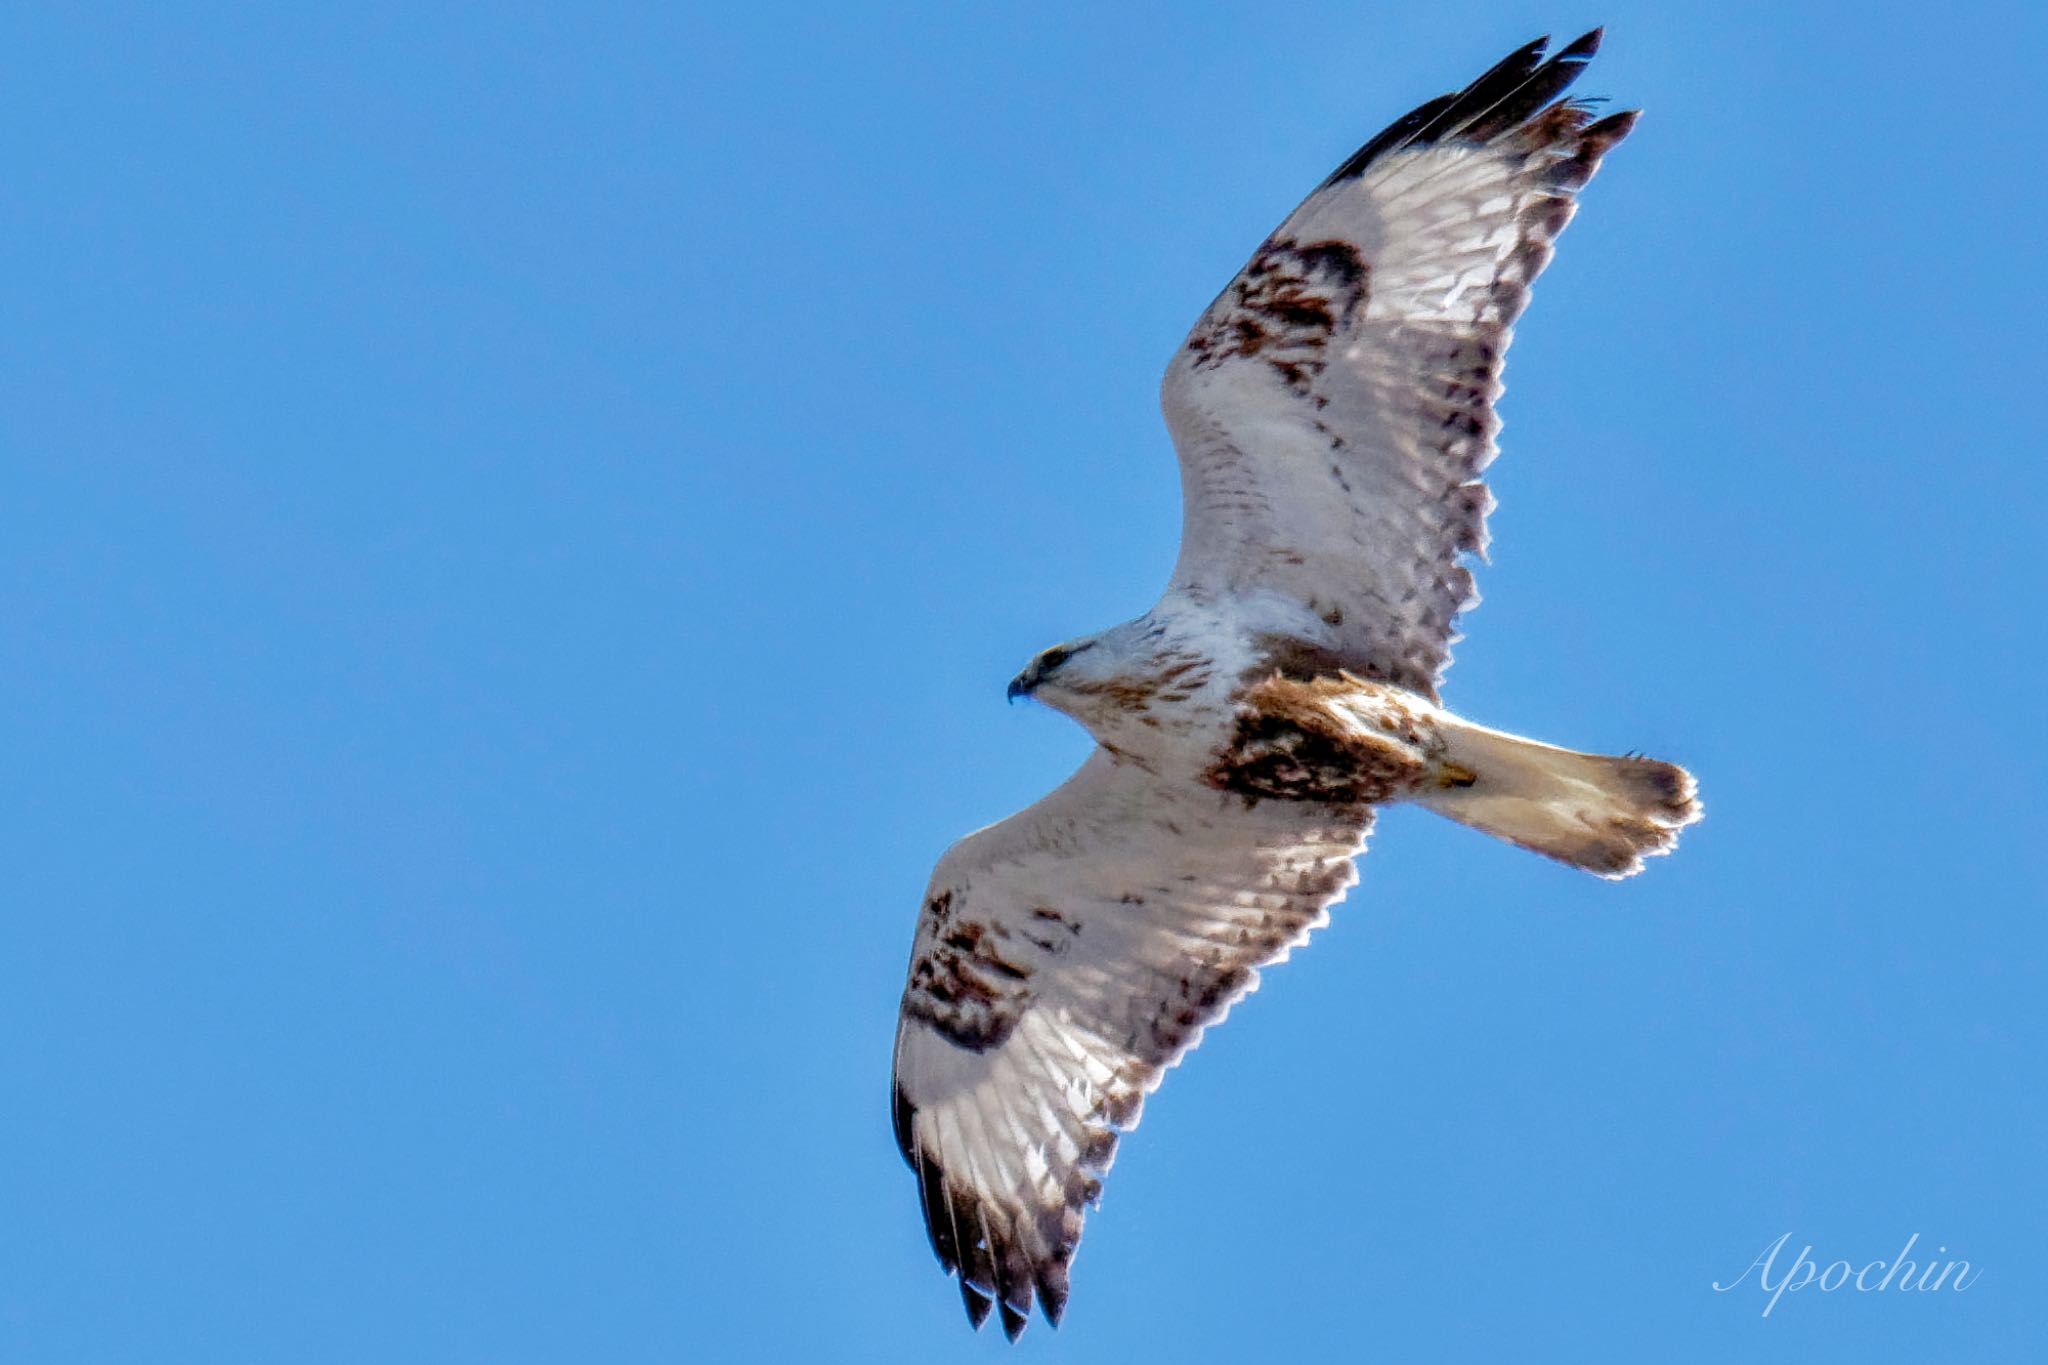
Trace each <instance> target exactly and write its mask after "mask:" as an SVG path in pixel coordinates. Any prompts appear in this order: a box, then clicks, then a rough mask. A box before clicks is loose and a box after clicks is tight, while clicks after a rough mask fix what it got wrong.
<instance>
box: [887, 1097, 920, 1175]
mask: <svg viewBox="0 0 2048 1365" xmlns="http://www.w3.org/2000/svg"><path fill="white" fill-rule="evenodd" d="M891 1091H892V1093H891V1094H890V1096H889V1101H890V1103H889V1108H890V1111H891V1116H892V1117H893V1118H894V1119H895V1121H896V1150H897V1151H899V1152H901V1153H903V1162H904V1164H905V1165H907V1166H909V1167H910V1168H911V1169H912V1170H916V1169H917V1153H916V1152H915V1151H913V1150H912V1149H911V1146H910V1121H911V1120H912V1119H913V1118H915V1117H916V1116H917V1106H916V1105H913V1104H912V1103H911V1102H910V1096H909V1095H907V1094H905V1093H904V1091H903V1085H902V1082H900V1081H899V1082H897V1083H896V1084H895V1085H894V1086H892V1087H891Z"/></svg>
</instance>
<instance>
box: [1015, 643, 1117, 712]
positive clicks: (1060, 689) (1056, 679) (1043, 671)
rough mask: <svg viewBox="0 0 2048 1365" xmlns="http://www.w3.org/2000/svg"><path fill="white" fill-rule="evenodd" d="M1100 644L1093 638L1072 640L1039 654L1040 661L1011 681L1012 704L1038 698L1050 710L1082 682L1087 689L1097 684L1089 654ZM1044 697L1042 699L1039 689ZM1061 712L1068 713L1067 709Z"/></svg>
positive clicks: (1032, 663) (1062, 707) (1037, 659)
mask: <svg viewBox="0 0 2048 1365" xmlns="http://www.w3.org/2000/svg"><path fill="white" fill-rule="evenodd" d="M1099 643H1100V641H1099V640H1097V639H1096V638H1095V637H1093V636H1089V637H1087V638H1086V639H1081V640H1069V641H1067V642H1066V643H1065V644H1060V645H1054V646H1053V647H1052V648H1051V649H1047V650H1041V651H1039V654H1038V657H1037V658H1035V659H1033V660H1032V661H1031V662H1030V663H1028V664H1026V665H1025V666H1024V671H1023V672H1021V673H1019V674H1018V675H1017V676H1016V677H1014V678H1012V679H1010V691H1009V697H1010V700H1011V701H1015V700H1017V698H1019V697H1038V698H1039V699H1040V700H1042V701H1044V702H1045V703H1046V704H1047V705H1050V706H1059V703H1060V701H1061V700H1062V699H1064V698H1065V697H1066V696H1067V694H1068V693H1069V692H1070V691H1071V689H1072V686H1073V684H1075V683H1076V682H1079V683H1081V684H1083V685H1084V686H1086V685H1087V684H1089V683H1091V682H1094V681H1096V679H1095V678H1094V677H1093V676H1092V675H1093V670H1092V669H1090V668H1088V667H1087V664H1086V662H1085V661H1086V659H1087V656H1088V653H1089V652H1090V651H1091V650H1093V649H1095V647H1096V646H1097V645H1098V644H1099ZM1041 688H1042V689H1044V695H1043V696H1040V689H1041ZM1059 709H1061V710H1065V709H1066V708H1065V707H1064V706H1060V707H1059Z"/></svg>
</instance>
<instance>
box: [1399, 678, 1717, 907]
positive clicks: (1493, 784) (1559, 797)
mask: <svg viewBox="0 0 2048 1365" xmlns="http://www.w3.org/2000/svg"><path fill="white" fill-rule="evenodd" d="M1439 733H1440V734H1441V735H1442V736H1443V737H1444V739H1445V740H1446V741H1447V747H1446V749H1445V752H1444V761H1443V763H1442V765H1441V771H1442V773H1443V775H1444V776H1443V781H1444V783H1445V785H1443V786H1441V787H1439V788H1437V789H1434V790H1431V791H1429V792H1427V793H1425V794H1423V795H1421V796H1418V797H1417V798H1416V800H1417V801H1418V802H1419V803H1420V804H1422V805H1423V806H1426V807H1428V808H1429V809H1430V810H1433V811H1435V812H1436V813H1437V814H1439V815H1443V816H1447V817H1449V818H1450V819H1453V820H1456V821H1457V822H1458V823H1459V824H1463V825H1470V826H1471V827H1472V828H1474V829H1477V830H1481V831H1483V832H1485V833H1487V834H1491V835H1493V836H1495V837H1496V838H1500V839H1505V840H1507V841H1508V842H1509V843H1511V844H1518V845H1520V846H1521V847H1523V848H1526V849H1529V850H1531V851H1533V852H1536V853H1541V854H1543V855H1544V856H1545V857H1549V858H1555V859H1557V860H1558V861H1559V862H1563V863H1570V864H1571V865H1572V866H1573V867H1580V868H1584V869H1585V870H1586V871H1588V872H1592V873H1595V874H1597V875H1599V876H1602V877H1610V878H1615V879H1619V878H1622V877H1630V876H1634V875H1635V874H1636V873H1638V872H1640V871H1642V870H1643V859H1644V858H1649V857H1654V856H1656V855H1657V854H1660V853H1669V852H1670V851H1671V850H1672V848H1673V847H1674V846H1675V845H1676V844H1677V843H1678V831H1679V830H1681V829H1683V828H1684V827H1685V826H1687V825H1689V824H1691V823H1692V822H1693V821H1695V820H1697V819H1699V818H1700V816H1701V814H1702V811H1701V808H1700V803H1699V800H1698V797H1697V796H1696V794H1695V793H1696V791H1697V787H1696V785H1695V783H1694V782H1693V778H1692V774H1691V773H1689V772H1687V771H1686V770H1685V769H1683V768H1681V767H1679V766H1678V765H1677V764H1675V763H1663V762H1660V761H1658V760H1657V759H1654V758H1642V757H1638V756H1636V755H1628V756H1625V757H1619V758H1615V757H1609V756H1607V755H1605V754H1582V753H1577V752H1574V751H1573V750H1570V749H1559V748H1556V747H1554V746H1552V745H1549V744H1539V743H1537V742H1536V741H1535V740H1530V739H1522V738H1520V737H1518V736H1516V735H1510V734H1505V733H1503V732H1501V731H1499V730H1489V729H1486V728H1485V727H1484V726H1479V725H1473V724H1471V723H1470V722H1467V721H1462V720H1457V719H1455V718H1454V717H1450V716H1445V717H1444V718H1443V722H1442V725H1441V729H1440V731H1439Z"/></svg>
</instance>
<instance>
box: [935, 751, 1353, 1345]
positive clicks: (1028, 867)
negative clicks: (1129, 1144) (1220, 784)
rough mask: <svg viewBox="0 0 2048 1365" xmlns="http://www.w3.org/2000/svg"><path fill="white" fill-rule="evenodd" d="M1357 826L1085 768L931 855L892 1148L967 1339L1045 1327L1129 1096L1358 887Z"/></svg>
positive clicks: (1101, 757)
mask: <svg viewBox="0 0 2048 1365" xmlns="http://www.w3.org/2000/svg"><path fill="white" fill-rule="evenodd" d="M1371 821H1372V813H1371V811H1370V810H1369V809H1368V808H1365V807H1355V808H1345V809H1333V808H1328V807H1324V808H1315V807H1310V806H1305V805H1303V804H1302V803H1299V802H1286V801H1265V802H1260V803H1257V805H1255V806H1253V807H1250V808H1247V805H1246V803H1245V802H1244V801H1242V800H1241V799H1239V798H1236V797H1231V796H1225V795H1223V794H1221V793H1217V792H1210V791H1207V790H1206V789H1204V788H1201V787H1198V786H1195V785H1194V784H1192V783H1184V784H1172V785H1169V784H1166V783H1163V782H1161V781H1160V780H1159V779H1157V778H1155V777H1153V776H1151V775H1150V774H1148V773H1146V772H1145V771H1144V770H1143V769H1141V768H1139V767H1137V766H1136V765H1134V764H1131V763H1129V762H1127V761H1124V760H1120V759H1117V758H1114V757H1112V756H1111V755H1109V753H1108V752H1107V751H1105V750H1100V749H1098V750H1097V751H1096V752H1095V755H1094V756H1093V757H1091V758H1090V759H1089V760H1088V761H1087V763H1085V764H1083V765H1082V767H1081V769H1080V770H1079V771H1078V772H1076V773H1075V774H1074V776H1073V777H1071V778H1069V779H1068V780H1067V781H1066V783H1065V784H1063V785H1062V786H1061V787H1059V788H1058V789H1057V790H1056V791H1054V792H1053V793H1052V794H1051V795H1049V796H1047V797H1046V798H1045V799H1044V800H1042V801H1040V802H1038V804H1036V805H1034V806H1032V807H1030V808H1029V809H1027V810H1024V811H1022V812H1020V813H1018V814H1017V815H1014V816H1012V817H1011V818H1010V819H1008V820H1005V821H1003V822H1002V823H1001V824H998V825H993V826H991V827H990V828H988V829H985V830H983V831H981V832H980V833H978V834H973V835H969V836H968V837H967V838H965V839H963V840H961V841H960V842H959V843H957V844H955V845H954V846H953V847H952V848H951V849H950V850H948V851H947V853H946V855H945V857H944V858H942V859H941V860H940V861H939V865H938V868H937V870H936V871H935V872H934V873H933V875H932V882H931V888H930V890H929V891H928V892H927V894H926V898H925V907H924V914H923V917H922V918H921V919H920V921H919V923H918V928H917V940H916V944H915V946H914V948H913V950H912V957H911V966H910V981H909V985H908V986H907V987H906V988H905V990H904V993H903V1013H902V1017H901V1019H900V1021H899V1023H898V1026H897V1033H896V1089H895V1111H896V1138H897V1141H898V1143H899V1144H900V1145H901V1147H902V1149H903V1157H904V1160H906V1161H908V1162H909V1163H910V1166H911V1169H913V1170H914V1171H916V1172H917V1181H918V1188H919V1191H920V1193H921V1194H922V1196H923V1199H924V1211H925V1224H926V1227H927V1229H928V1230H929V1232H930V1233H931V1239H932V1247H933V1249H934V1250H936V1251H937V1252H938V1255H939V1262H940V1264H941V1265H943V1266H944V1267H945V1268H946V1269H947V1270H948V1271H952V1272H956V1273H957V1274H958V1275H959V1276H960V1283H961V1294H962V1297H963V1298H964V1299H965V1301H966V1304H967V1312H968V1316H969V1317H970V1318H971V1319H972V1320H973V1321H974V1323H975V1325H976V1326H979V1325H980V1324H981V1322H982V1320H983V1319H984V1318H986V1317H987V1315H988V1312H989V1309H990V1306H991V1303H994V1304H996V1305H999V1306H1000V1307H1001V1310H1002V1318H1003V1327H1004V1330H1005V1331H1006V1332H1008V1333H1009V1334H1010V1335H1011V1336H1013V1337H1014V1336H1016V1335H1017V1333H1018V1332H1020V1331H1022V1330H1023V1327H1024V1321H1025V1318H1026V1316H1027V1315H1028V1314H1029V1313H1030V1311H1031V1304H1032V1300H1033V1298H1034V1296H1035V1297H1036V1298H1037V1300H1038V1302H1039V1303H1040V1305H1041V1306H1042V1307H1043V1309H1044V1311H1045V1315H1046V1317H1047V1319H1048V1320H1050V1321H1053V1322H1055V1323H1056V1322H1058V1320H1059V1315H1060V1311H1061V1309H1062V1308H1063V1307H1064V1306H1065V1304H1066V1299H1067V1264H1068V1261H1069V1260H1070V1259H1071V1258H1072V1256H1073V1254H1074V1248H1075V1246H1076V1244H1077V1243H1078V1242H1079V1241H1080V1237H1081V1221H1082V1216H1083V1211H1084V1208H1085V1206H1087V1205H1088V1204H1091V1203H1093V1202H1094V1200H1095V1198H1096V1196H1097V1194H1098V1192H1099V1190H1100V1181H1101V1177H1102V1174H1103V1173H1104V1172H1105V1171H1107V1170H1108V1169H1109V1164H1110V1158H1111V1156H1112V1154H1113V1153H1114V1151H1115V1148H1116V1140H1117V1134H1118V1131H1119V1130H1121V1129H1126V1128H1130V1127H1132V1126H1133V1125H1135V1124H1136V1123H1137V1121H1138V1111H1139V1107H1140V1106H1141V1104H1142V1103H1143V1101H1144V1097H1145V1095H1146V1094H1147V1093H1148V1092H1150V1091H1151V1090H1152V1089H1153V1087H1155V1086H1156V1085H1158V1084H1159V1080H1160V1076H1161V1074H1162V1073H1163V1072H1164V1071H1165V1069H1166V1068H1167V1067H1169V1066H1172V1065H1173V1064H1174V1063H1175V1062H1176V1061H1178V1060H1179V1059H1180V1057H1181V1055H1182V1054H1183V1053H1185V1052H1186V1051H1187V1050H1188V1049H1189V1048H1192V1047H1193V1046H1194V1045H1195V1044H1196V1042H1197V1041H1198V1040H1199V1039H1200V1038H1201V1033H1202V1027H1203V1026H1204V1025H1205V1024H1208V1023H1213V1022H1214V1021H1216V1020H1218V1019H1220V1018H1222V1017H1223V1014H1224V1012H1225V1011H1226V1010H1228V1009H1229V1008H1230V1005H1231V1002H1233V1001H1235V1000H1237V999H1238V998H1239V997H1240V996H1242V995H1244V994H1245V993H1246V992H1248V991H1250V990H1251V989H1253V987H1254V986H1256V985H1257V982H1258V975H1257V971H1256V968H1257V967H1259V966H1260V965H1261V964H1264V963H1269V962H1273V961H1276V960H1277V959H1279V958H1281V957H1284V956H1285V955H1286V954H1287V951H1288V949H1290V948H1291V947H1293V946H1294V945H1296V944H1298V943H1300V942H1302V940H1303V939H1305V938H1306V937H1307V936H1308V933H1309V931H1310V930H1311V929H1313V928H1315V927H1316V926H1317V925H1319V924H1321V923H1322V922H1323V920H1324V917H1325V908H1326V907H1327V906H1329V905H1330V904H1331V902H1333V901H1335V900H1337V899H1338V898H1340V897H1341V896H1342V895H1343V894H1344V892H1345V890H1346V889H1347V888H1348V887H1350V885H1351V884H1352V882H1353V881H1355V880H1356V878H1357V874H1356V872H1355V871H1354V870H1353V868H1352V865H1351V860H1352V858H1353V857H1355V856H1356V855H1357V853H1358V852H1359V850H1360V849H1361V848H1363V846H1364V842H1365V833H1366V830H1367V828H1368V827H1369V826H1370V824H1371Z"/></svg>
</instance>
